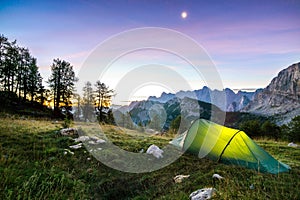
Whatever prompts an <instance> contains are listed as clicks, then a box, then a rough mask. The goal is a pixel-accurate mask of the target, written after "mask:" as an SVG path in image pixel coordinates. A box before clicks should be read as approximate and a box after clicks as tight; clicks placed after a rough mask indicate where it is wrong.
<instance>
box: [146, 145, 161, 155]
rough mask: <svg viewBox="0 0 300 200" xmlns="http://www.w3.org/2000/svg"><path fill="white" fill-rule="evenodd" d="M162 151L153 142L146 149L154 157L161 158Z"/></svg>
mask: <svg viewBox="0 0 300 200" xmlns="http://www.w3.org/2000/svg"><path fill="white" fill-rule="evenodd" d="M163 152H164V151H163V150H161V149H160V148H159V147H158V146H156V145H154V144H152V145H151V146H150V147H149V148H148V149H147V151H146V153H147V154H152V155H153V156H154V157H156V158H163V155H162V153H163Z"/></svg>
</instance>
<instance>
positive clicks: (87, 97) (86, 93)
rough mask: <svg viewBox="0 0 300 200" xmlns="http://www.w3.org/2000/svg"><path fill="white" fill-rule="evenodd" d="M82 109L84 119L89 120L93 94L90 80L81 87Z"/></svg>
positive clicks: (91, 111) (91, 112) (91, 113)
mask: <svg viewBox="0 0 300 200" xmlns="http://www.w3.org/2000/svg"><path fill="white" fill-rule="evenodd" d="M82 90H83V98H82V111H83V117H84V119H85V121H87V120H89V121H91V119H92V117H93V115H94V113H93V111H94V109H93V107H94V106H93V105H94V94H93V88H92V84H91V82H89V81H88V82H86V83H85V85H84V87H83V89H82Z"/></svg>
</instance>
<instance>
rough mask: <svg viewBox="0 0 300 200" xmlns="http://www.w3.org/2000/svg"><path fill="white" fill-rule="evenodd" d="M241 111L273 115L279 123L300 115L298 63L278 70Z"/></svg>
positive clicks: (299, 66)
mask: <svg viewBox="0 0 300 200" xmlns="http://www.w3.org/2000/svg"><path fill="white" fill-rule="evenodd" d="M242 111H245V112H250V113H255V114H262V115H266V116H275V119H276V120H277V121H278V123H279V124H283V123H286V122H288V121H289V120H290V119H292V118H293V117H295V116H297V115H300V63H296V64H293V65H291V66H289V67H288V68H286V69H284V70H282V71H280V72H279V73H278V75H277V76H276V77H275V78H273V80H272V81H271V83H270V84H269V85H268V86H267V87H266V88H264V89H263V90H261V91H259V92H257V93H256V94H255V95H254V98H253V100H252V101H251V102H250V103H249V104H248V105H247V106H245V107H244V108H243V109H242Z"/></svg>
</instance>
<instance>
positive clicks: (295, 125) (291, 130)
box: [283, 115, 300, 142]
mask: <svg viewBox="0 0 300 200" xmlns="http://www.w3.org/2000/svg"><path fill="white" fill-rule="evenodd" d="M283 132H284V133H285V135H284V139H287V140H289V141H292V142H300V115H298V116H297V117H294V118H293V119H292V120H291V121H290V122H289V123H288V124H287V126H286V127H285V129H283Z"/></svg>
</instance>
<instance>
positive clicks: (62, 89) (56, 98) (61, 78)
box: [48, 59, 78, 115]
mask: <svg viewBox="0 0 300 200" xmlns="http://www.w3.org/2000/svg"><path fill="white" fill-rule="evenodd" d="M51 71H52V74H51V76H50V77H49V79H48V84H49V87H50V88H51V91H52V94H53V102H54V113H55V114H56V115H60V114H61V112H62V108H64V110H65V112H66V115H69V114H70V110H71V106H72V102H71V98H72V95H73V92H74V89H75V87H74V85H75V82H76V81H77V80H78V79H77V78H76V77H75V72H74V71H73V66H72V65H71V64H70V63H68V62H66V61H64V60H60V59H54V60H53V64H52V66H51Z"/></svg>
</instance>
